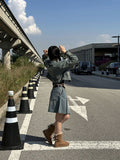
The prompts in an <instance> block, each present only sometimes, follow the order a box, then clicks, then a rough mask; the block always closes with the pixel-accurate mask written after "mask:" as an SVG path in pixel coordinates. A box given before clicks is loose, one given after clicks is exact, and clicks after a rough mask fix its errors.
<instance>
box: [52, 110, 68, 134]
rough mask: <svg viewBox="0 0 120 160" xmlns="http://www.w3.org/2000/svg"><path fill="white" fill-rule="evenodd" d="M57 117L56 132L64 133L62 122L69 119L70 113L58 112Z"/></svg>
mask: <svg viewBox="0 0 120 160" xmlns="http://www.w3.org/2000/svg"><path fill="white" fill-rule="evenodd" d="M55 119H56V122H55V134H61V133H62V124H63V123H64V122H65V121H66V120H67V119H69V114H61V113H56V116H55Z"/></svg>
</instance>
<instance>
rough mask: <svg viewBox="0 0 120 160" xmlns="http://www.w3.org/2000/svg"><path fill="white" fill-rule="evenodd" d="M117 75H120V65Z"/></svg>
mask: <svg viewBox="0 0 120 160" xmlns="http://www.w3.org/2000/svg"><path fill="white" fill-rule="evenodd" d="M116 74H117V75H120V67H118V69H117V71H116Z"/></svg>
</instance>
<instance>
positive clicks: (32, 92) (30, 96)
mask: <svg viewBox="0 0 120 160" xmlns="http://www.w3.org/2000/svg"><path fill="white" fill-rule="evenodd" d="M28 98H29V99H35V97H34V90H33V83H32V81H31V80H29V85H28Z"/></svg>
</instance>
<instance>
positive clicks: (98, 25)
mask: <svg viewBox="0 0 120 160" xmlns="http://www.w3.org/2000/svg"><path fill="white" fill-rule="evenodd" d="M5 1H6V3H7V4H8V6H9V8H10V10H11V11H12V12H13V14H14V16H15V17H16V19H17V20H18V22H19V23H20V25H21V26H22V28H23V29H24V31H25V32H26V34H27V36H28V37H29V39H30V40H31V42H32V44H33V45H34V47H35V48H36V50H37V51H38V53H39V54H40V55H42V54H43V52H42V51H43V49H48V47H49V46H51V45H56V46H59V45H63V46H65V47H66V49H67V50H68V49H72V48H76V47H80V46H83V45H86V44H90V43H111V42H117V39H113V38H112V36H113V35H119V34H120V0H5Z"/></svg>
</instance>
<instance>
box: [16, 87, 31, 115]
mask: <svg viewBox="0 0 120 160" xmlns="http://www.w3.org/2000/svg"><path fill="white" fill-rule="evenodd" d="M18 113H21V114H26V113H32V111H31V110H30V107H29V101H28V96H27V89H26V87H23V90H22V96H21V101H20V110H19V111H18Z"/></svg>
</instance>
